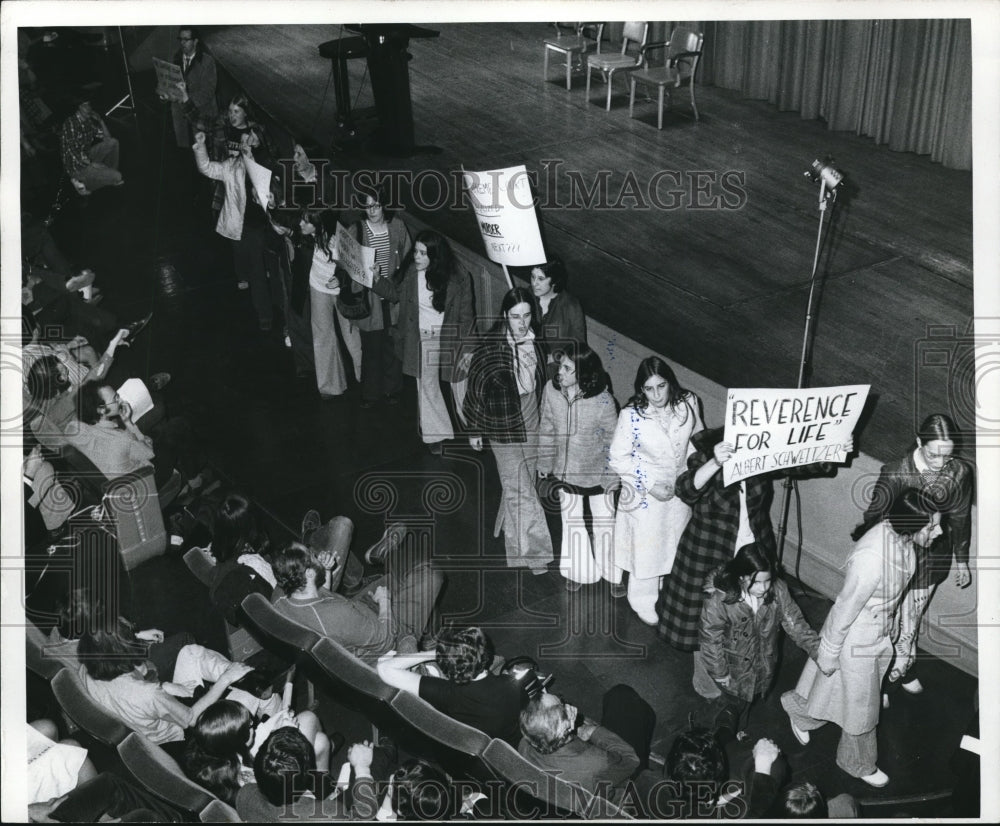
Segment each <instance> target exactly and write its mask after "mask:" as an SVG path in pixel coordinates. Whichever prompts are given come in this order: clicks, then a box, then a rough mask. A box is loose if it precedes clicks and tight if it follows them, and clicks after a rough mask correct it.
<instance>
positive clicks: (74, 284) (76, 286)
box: [66, 270, 97, 293]
mask: <svg viewBox="0 0 1000 826" xmlns="http://www.w3.org/2000/svg"><path fill="white" fill-rule="evenodd" d="M95 278H97V276H96V275H95V274H94V271H93V270H83V271H82V272H81V273H80V274H79V275H74V276H71V277H70V278H67V279H66V292H68V293H75V292H76V291H77V290H82V289H83V288H84V287H90V286H92V285H93V283H94V279H95Z"/></svg>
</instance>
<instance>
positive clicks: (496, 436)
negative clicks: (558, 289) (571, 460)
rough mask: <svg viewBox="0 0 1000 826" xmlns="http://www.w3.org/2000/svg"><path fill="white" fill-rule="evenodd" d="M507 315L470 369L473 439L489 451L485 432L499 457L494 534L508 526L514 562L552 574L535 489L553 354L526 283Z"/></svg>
mask: <svg viewBox="0 0 1000 826" xmlns="http://www.w3.org/2000/svg"><path fill="white" fill-rule="evenodd" d="M500 315H501V318H500V320H499V321H497V323H496V324H494V325H493V327H492V328H491V330H490V332H489V334H488V335H486V336H485V338H484V339H483V341H482V342H481V343H480V344H479V347H478V348H477V349H476V351H475V353H474V354H473V356H472V364H471V365H470V367H469V389H468V394H467V395H466V397H465V408H464V409H465V417H466V419H467V420H468V424H469V431H470V433H471V435H470V436H469V444H470V445H471V446H472V448H473V449H474V450H482V449H483V438H484V437H485V438H487V439H489V441H490V448H491V449H492V451H493V458H494V459H495V460H496V463H497V472H498V473H499V475H500V486H501V488H502V492H501V501H500V511H499V513H498V514H497V520H496V526H495V528H494V532H493V535H494V536H499V535H500V531H501V530H502V531H503V534H504V544H505V545H506V549H507V565H508V566H510V567H511V568H518V567H527V568H530V569H531V572H532V573H534V574H544V573H545V572H546V570H547V568H546V566H547V565H548V563H549V562H551V561H552V538H551V537H550V536H549V529H548V526H547V525H546V524H545V514H544V512H543V511H542V506H541V503H540V502H539V501H538V496H537V494H536V493H535V480H536V478H537V475H538V428H539V403H540V400H541V395H542V390H543V388H544V386H545V357H544V355H543V354H542V350H541V348H540V347H539V344H538V342H537V341H536V339H535V335H536V330H537V329H538V308H537V306H536V304H535V301H534V296H532V294H531V293H530V292H529V291H528V290H526V289H523V288H521V287H515V288H514V289H512V290H509V291H508V292H507V294H506V295H504V297H503V301H502V302H501V303H500Z"/></svg>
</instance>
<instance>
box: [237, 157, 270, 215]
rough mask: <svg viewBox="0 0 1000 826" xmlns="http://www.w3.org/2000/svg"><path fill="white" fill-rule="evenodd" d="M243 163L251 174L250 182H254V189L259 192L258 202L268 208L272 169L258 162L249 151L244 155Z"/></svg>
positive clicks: (263, 207) (262, 206) (248, 173)
mask: <svg viewBox="0 0 1000 826" xmlns="http://www.w3.org/2000/svg"><path fill="white" fill-rule="evenodd" d="M243 163H244V165H245V166H246V169H247V175H249V176H250V183H251V184H253V191H254V192H255V193H256V194H257V202H258V203H259V204H260V205H261V208H262V209H264V210H267V200H268V195H269V194H270V193H271V170H270V169H268V168H267V167H266V166H261V165H260V164H259V163H257V161H255V160H254V159H253V156H252V155H251V154H250V153H249V152H248V153H247V154H245V155H244V156H243Z"/></svg>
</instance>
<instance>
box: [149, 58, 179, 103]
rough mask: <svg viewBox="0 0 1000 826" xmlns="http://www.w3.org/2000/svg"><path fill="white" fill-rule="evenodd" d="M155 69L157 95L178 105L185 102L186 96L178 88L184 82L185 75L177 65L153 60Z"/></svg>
mask: <svg viewBox="0 0 1000 826" xmlns="http://www.w3.org/2000/svg"><path fill="white" fill-rule="evenodd" d="M153 68H154V69H155V70H156V94H158V95H163V96H164V97H165V98H168V99H169V100H173V101H176V102H177V103H183V102H184V95H183V94H182V93H181V90H180V89H178V88H177V84H178V83H183V82H184V73H183V72H182V71H181V67H180V66H178V65H177V64H176V63H168V62H167V61H166V60H160V59H159V58H158V57H154V58H153Z"/></svg>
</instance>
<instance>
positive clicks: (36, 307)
mask: <svg viewBox="0 0 1000 826" xmlns="http://www.w3.org/2000/svg"><path fill="white" fill-rule="evenodd" d="M93 278H94V274H93V272H90V274H89V276H83V275H81V276H77V277H68V276H67V277H66V278H65V279H64V278H63V276H62V275H59V274H56V273H50V272H49V271H48V270H44V269H42V268H40V267H28V266H25V267H22V270H21V307H22V311H21V313H22V324H23V326H24V327H25V328H26V329H28V330H29V331H32V332H34V331H40V330H43V329H44V330H52V329H53V328H57V329H60V330H61V331H62V335H64V336H82V337H84V338H86V339H88V340H90V341H108V340H109V339H110V338H111V337H112V336H113V335H114V334H115V331H116V330H118V329H119V328H120V326H121V325H120V324H119V323H118V319H117V317H116V316H115V315H114V313H112V312H110V311H108V310H106V309H103V308H101V307H98V306H97V304H98V302H99V299H100V298H101V296H99V295H98V296H94V292H93V291H94V288H93V287H86V288H80V289H77V288H76V285H78V284H81V283H87V282H88V281H89V283H91V284H92V283H93ZM71 288H72V289H71ZM84 293H89V294H90V296H91V297H90V298H89V299H88V298H86V297H85V296H84V295H83V294H84Z"/></svg>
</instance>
